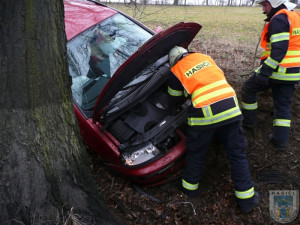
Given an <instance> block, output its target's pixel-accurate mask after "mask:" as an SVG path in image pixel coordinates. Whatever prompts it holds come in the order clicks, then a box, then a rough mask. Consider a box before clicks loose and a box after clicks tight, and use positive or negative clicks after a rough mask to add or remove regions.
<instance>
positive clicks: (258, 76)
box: [255, 73, 269, 85]
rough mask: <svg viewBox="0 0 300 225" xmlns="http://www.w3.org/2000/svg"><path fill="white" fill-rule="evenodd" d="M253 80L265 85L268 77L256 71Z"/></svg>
mask: <svg viewBox="0 0 300 225" xmlns="http://www.w3.org/2000/svg"><path fill="white" fill-rule="evenodd" d="M255 80H256V82H257V83H258V84H264V85H267V84H268V83H269V77H268V76H266V75H264V74H261V73H256V75H255Z"/></svg>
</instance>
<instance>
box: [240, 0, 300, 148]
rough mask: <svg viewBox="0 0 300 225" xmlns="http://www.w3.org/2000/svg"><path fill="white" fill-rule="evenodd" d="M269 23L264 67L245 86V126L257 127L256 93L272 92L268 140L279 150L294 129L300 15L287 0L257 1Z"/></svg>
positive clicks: (264, 36)
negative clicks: (294, 96)
mask: <svg viewBox="0 0 300 225" xmlns="http://www.w3.org/2000/svg"><path fill="white" fill-rule="evenodd" d="M257 3H259V4H260V5H261V6H262V10H263V12H264V14H266V15H267V18H266V19H265V21H266V22H267V23H266V25H265V26H264V29H263V31H262V34H261V43H260V44H261V47H262V48H264V50H265V51H264V52H263V53H262V56H261V65H260V67H258V68H257V69H256V70H255V72H254V73H253V75H252V76H251V77H249V79H248V80H247V81H246V82H245V83H244V84H243V87H242V113H243V117H244V119H243V126H244V127H247V128H254V127H255V125H256V122H257V121H256V116H257V107H258V104H257V100H258V98H257V93H258V92H262V91H266V90H268V89H271V90H272V97H273V110H274V119H273V130H272V133H271V134H269V137H268V138H269V140H270V141H271V143H272V144H273V145H274V146H275V148H276V149H277V150H279V151H282V152H284V151H285V150H286V146H287V144H288V139H289V132H290V126H291V108H290V104H291V97H292V94H293V91H294V85H295V84H296V83H298V82H299V80H300V14H299V13H298V12H295V11H293V9H294V8H295V7H296V5H295V4H293V3H291V2H288V1H287V0H257Z"/></svg>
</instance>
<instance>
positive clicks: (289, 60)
mask: <svg viewBox="0 0 300 225" xmlns="http://www.w3.org/2000/svg"><path fill="white" fill-rule="evenodd" d="M298 62H300V57H296V58H285V59H283V60H282V61H281V62H280V63H298Z"/></svg>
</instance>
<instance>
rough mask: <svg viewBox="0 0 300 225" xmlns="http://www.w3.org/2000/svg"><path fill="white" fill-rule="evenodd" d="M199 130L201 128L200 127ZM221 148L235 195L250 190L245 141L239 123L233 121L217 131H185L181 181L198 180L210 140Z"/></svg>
mask: <svg viewBox="0 0 300 225" xmlns="http://www.w3.org/2000/svg"><path fill="white" fill-rule="evenodd" d="M199 127H200V126H199ZM214 137H216V138H217V139H218V141H219V142H220V143H221V144H222V145H223V146H224V148H225V150H226V155H227V158H228V160H229V163H230V165H231V177H232V180H233V182H234V188H235V190H236V191H246V190H249V189H250V188H252V187H253V181H252V180H251V176H250V172H249V167H248V160H247V156H246V147H247V141H246V139H245V137H244V135H243V130H242V126H241V121H234V122H232V123H229V124H225V125H222V126H220V127H213V128H209V127H208V128H199V129H197V126H193V127H189V128H188V130H187V142H186V146H187V155H186V166H185V170H184V172H183V179H184V180H185V181H187V182H188V183H191V184H197V183H198V182H199V180H200V177H201V174H202V171H203V167H204V161H205V156H206V153H207V151H208V150H209V148H210V144H211V142H212V140H213V138H214Z"/></svg>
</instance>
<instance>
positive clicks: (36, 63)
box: [0, 0, 115, 224]
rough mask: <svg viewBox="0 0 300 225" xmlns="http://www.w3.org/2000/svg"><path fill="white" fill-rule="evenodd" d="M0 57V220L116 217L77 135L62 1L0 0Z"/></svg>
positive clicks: (94, 221) (107, 219)
mask: <svg viewBox="0 0 300 225" xmlns="http://www.w3.org/2000/svg"><path fill="white" fill-rule="evenodd" d="M0 63H1V66H0V68H1V69H0V71H1V74H0V75H1V76H0V154H1V156H0V157H1V158H0V224H17V223H19V224H62V223H63V222H66V220H67V218H69V219H70V218H71V219H74V218H75V219H79V220H82V221H83V222H85V223H87V224H115V222H114V220H113V219H112V217H111V215H110V213H109V212H108V210H107V209H106V208H105V204H104V203H103V199H102V198H101V196H100V194H99V193H98V190H97V188H96V185H95V183H94V181H93V179H92V176H91V174H90V171H89V168H88V163H87V158H86V153H85V150H84V147H83V145H82V144H81V142H80V141H79V135H78V128H77V124H76V119H75V117H74V114H73V107H72V103H71V93H70V80H69V75H68V67H67V61H66V37H65V32H64V13H63V4H62V0H55V1H48V0H42V1H41V0H26V1H25V0H23V1H17V0H9V1H8V0H4V1H1V2H0ZM78 215H79V216H80V217H79V216H78ZM104 221H105V222H104Z"/></svg>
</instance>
